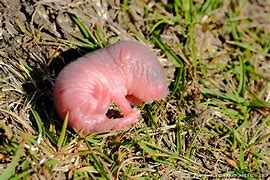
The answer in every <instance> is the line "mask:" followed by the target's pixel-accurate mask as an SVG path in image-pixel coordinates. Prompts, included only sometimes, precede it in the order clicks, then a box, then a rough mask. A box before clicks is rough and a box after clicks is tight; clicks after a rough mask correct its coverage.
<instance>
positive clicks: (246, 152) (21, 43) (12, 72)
mask: <svg viewBox="0 0 270 180" xmlns="http://www.w3.org/2000/svg"><path fill="white" fill-rule="evenodd" d="M26 5H27V6H29V8H27V9H26V10H23V9H24V8H22V7H24V6H25V5H20V4H19V5H16V6H18V7H20V8H18V9H21V10H22V12H21V13H22V14H23V15H22V14H19V15H18V18H13V16H12V17H11V16H6V17H7V18H10V19H9V20H10V22H11V23H7V22H6V21H4V24H5V25H4V26H3V27H4V28H5V30H8V31H5V33H3V34H2V35H1V36H0V38H3V41H2V42H1V41H0V56H1V60H0V66H1V70H0V71H1V73H0V80H1V83H0V88H1V91H0V117H1V119H2V121H0V139H1V141H0V142H1V145H0V162H1V166H0V174H1V175H0V179H29V178H42V177H43V178H46V179H51V178H57V179H67V178H68V179H113V178H115V179H160V178H172V179H179V178H192V177H193V178H197V179H208V178H209V177H210V178H222V177H229V178H233V177H235V178H244V179H265V178H266V176H269V169H270V156H269V154H270V149H269V145H270V144H269V142H270V141H269V138H270V115H269V110H270V83H269V81H270V66H269V61H270V59H269V58H270V57H269V52H270V32H269V29H270V27H269V24H270V23H269V18H268V14H269V13H270V8H269V5H268V6H267V5H264V4H259V3H255V2H254V3H251V2H249V1H241V2H240V1H234V0H231V1H219V0H206V1H203V2H200V1H196V2H195V1H191V0H175V1H168V3H166V4H165V3H162V2H154V1H151V2H149V3H148V4H147V3H146V2H144V1H132V2H130V1H123V2H122V3H119V4H118V3H117V2H114V3H111V4H110V3H107V2H102V3H100V4H99V3H94V2H93V3H86V2H85V1H81V2H79V3H78V4H76V3H75V2H59V3H58V2H56V3H50V2H43V3H36V4H32V3H30V2H27V3H26ZM71 7H72V8H71ZM101 7H102V8H101ZM31 9H33V10H34V12H35V13H31ZM44 9H46V10H44ZM3 11H4V12H5V13H6V14H12V13H14V12H13V11H11V10H9V8H3ZM254 12H256V13H254ZM41 14H43V16H42V15H41ZM89 17H91V18H89ZM44 18H45V19H44ZM29 22H30V23H29ZM0 30H1V29H0ZM7 32H8V33H7ZM124 39H133V40H137V41H140V42H142V43H144V44H147V45H148V46H149V47H151V49H152V50H153V52H154V53H155V54H156V55H157V56H158V58H159V59H160V60H161V62H162V64H163V66H164V69H165V71H166V74H167V77H168V81H169V83H170V84H169V88H170V94H169V95H168V97H167V98H166V99H164V100H161V101H159V102H154V103H152V104H147V105H144V106H142V107H140V108H141V109H142V120H141V121H140V122H139V123H138V124H136V125H135V126H132V127H128V128H126V129H124V130H122V131H110V132H103V133H95V134H91V135H88V136H83V135H80V134H76V133H75V132H74V131H72V130H71V129H69V128H68V127H67V118H68V116H67V118H66V119H65V121H60V119H59V117H58V116H57V115H56V113H55V111H54V108H53V103H52V94H51V89H52V87H53V83H54V79H55V77H56V75H57V73H58V72H59V71H60V70H61V68H62V67H63V66H64V65H66V64H67V63H68V62H70V61H71V60H74V59H76V58H77V57H79V56H81V55H83V54H85V53H86V52H89V51H93V50H95V49H98V48H102V47H105V46H107V45H109V44H111V43H113V42H116V41H118V40H124Z"/></svg>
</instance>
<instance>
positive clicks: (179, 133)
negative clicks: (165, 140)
mask: <svg viewBox="0 0 270 180" xmlns="http://www.w3.org/2000/svg"><path fill="white" fill-rule="evenodd" d="M182 119H183V117H182V116H181V115H179V117H178V120H177V125H176V129H177V132H176V141H177V142H176V146H177V152H178V154H179V155H182V153H183V138H182V133H183V127H182V126H181V124H180V122H181V120H182Z"/></svg>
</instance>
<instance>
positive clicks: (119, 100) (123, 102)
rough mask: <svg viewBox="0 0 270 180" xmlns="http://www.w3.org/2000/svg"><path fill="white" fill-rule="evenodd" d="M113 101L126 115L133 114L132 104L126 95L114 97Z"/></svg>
mask: <svg viewBox="0 0 270 180" xmlns="http://www.w3.org/2000/svg"><path fill="white" fill-rule="evenodd" d="M112 100H113V101H114V102H115V103H116V104H117V105H118V106H119V107H120V110H121V111H122V113H123V114H124V115H128V114H130V113H132V108H131V106H130V103H129V102H128V100H127V99H126V97H125V96H124V95H117V96H113V97H112Z"/></svg>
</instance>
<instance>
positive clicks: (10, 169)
mask: <svg viewBox="0 0 270 180" xmlns="http://www.w3.org/2000/svg"><path fill="white" fill-rule="evenodd" d="M23 146H24V143H21V144H20V145H19V146H18V148H17V150H16V153H15V155H14V156H13V158H12V160H11V162H10V163H9V164H8V165H7V167H6V169H5V170H4V171H3V172H2V174H1V175H0V179H9V178H11V177H12V176H13V175H15V170H16V167H17V166H18V165H19V161H20V158H21V156H22V152H23Z"/></svg>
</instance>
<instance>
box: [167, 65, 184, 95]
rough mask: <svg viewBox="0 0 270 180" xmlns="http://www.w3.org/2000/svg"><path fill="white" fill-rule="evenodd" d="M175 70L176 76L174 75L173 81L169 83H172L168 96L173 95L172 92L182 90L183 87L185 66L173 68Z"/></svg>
mask: <svg viewBox="0 0 270 180" xmlns="http://www.w3.org/2000/svg"><path fill="white" fill-rule="evenodd" d="M175 71H176V77H175V81H173V82H172V83H171V85H172V91H171V93H170V97H173V96H174V94H175V93H176V92H177V91H178V90H180V91H182V90H183V88H184V84H185V79H186V72H187V71H186V69H185V68H182V67H180V68H177V67H176V69H175Z"/></svg>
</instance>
